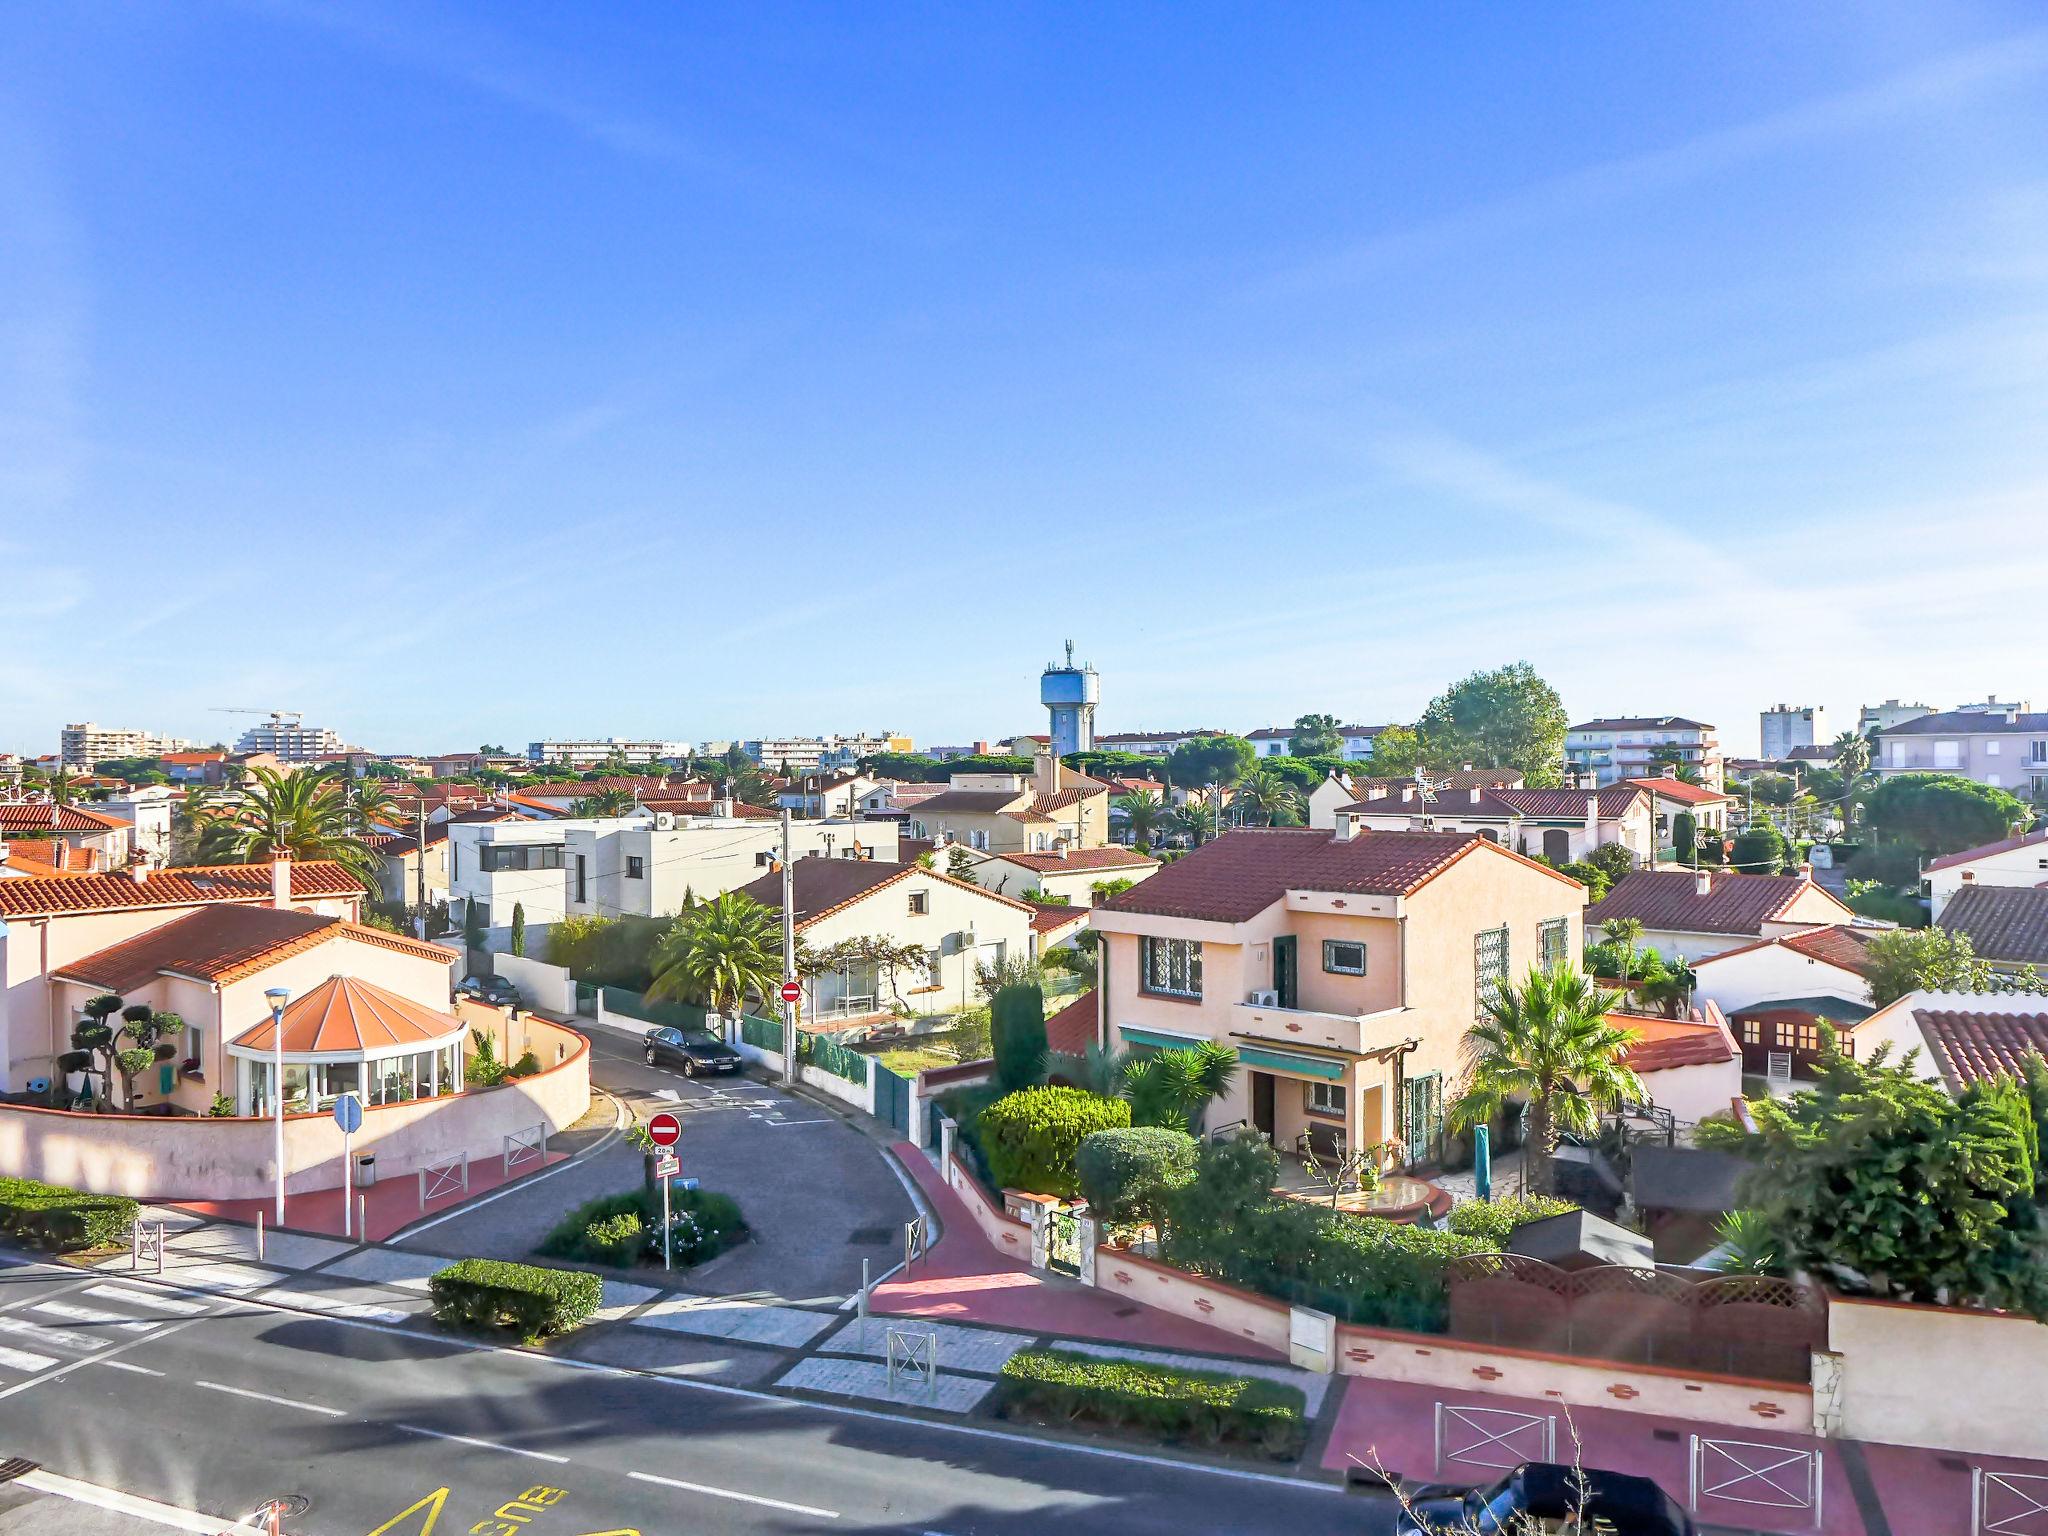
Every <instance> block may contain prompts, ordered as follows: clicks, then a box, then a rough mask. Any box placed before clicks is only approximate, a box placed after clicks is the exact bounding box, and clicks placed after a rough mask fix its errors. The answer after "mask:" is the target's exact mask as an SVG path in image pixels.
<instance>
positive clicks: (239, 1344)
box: [0, 1265, 1391, 1536]
mask: <svg viewBox="0 0 2048 1536" xmlns="http://www.w3.org/2000/svg"><path fill="white" fill-rule="evenodd" d="M180 1302H182V1303H183V1305H184V1308H185V1310H182V1311H177V1310H166V1308H167V1307H168V1306H170V1305H171V1304H173V1303H180ZM0 1341H4V1352H0V1453H4V1454H6V1455H18V1456H25V1457H28V1458H31V1459H33V1460H35V1461H38V1462H40V1463H42V1464H43V1465H44V1466H45V1467H47V1468H49V1469H50V1470H52V1471H54V1472H57V1473H61V1474H63V1475H65V1476H68V1477H75V1478H81V1479H85V1480H87V1481H89V1482H93V1483H97V1484H101V1485H103V1486H107V1487H112V1488H117V1489H121V1490H124V1491H126V1492H129V1493H133V1494H138V1495H141V1496H144V1497H147V1498H152V1499H157V1500H161V1501H164V1502H167V1503H172V1504H176V1505H180V1506H183V1507H186V1508H195V1509H201V1510H204V1511H206V1512H207V1513H209V1514H211V1515H218V1516H221V1517H223V1518H239V1517H240V1516H242V1515H244V1514H246V1513H247V1512H248V1511H250V1510H251V1509H253V1508H255V1507H256V1506H257V1505H258V1504H260V1503H261V1502H262V1501H263V1500H265V1499H268V1498H270V1497H272V1496H273V1495H278V1494H297V1495H300V1496H302V1497H303V1498H305V1499H306V1500H307V1501H308V1505H307V1509H306V1512H305V1513H304V1514H303V1515H302V1516H299V1517H297V1518H296V1519H294V1520H289V1521H287V1522H286V1525H285V1529H286V1531H287V1532H291V1533H299V1536H455V1533H459V1532H470V1533H473V1536H524V1533H528V1532H531V1533H534V1536H657V1533H661V1536H668V1533H675V1536H682V1533H686V1532H687V1533H691V1536H697V1533H706V1532H712V1533H715V1532H727V1531H731V1532H741V1531H745V1532H764V1531H803V1530H830V1531H834V1532H858V1531H904V1532H916V1533H923V1536H981V1533H990V1536H1010V1533H1014V1536H1027V1533H1028V1536H1043V1532H1045V1531H1046V1530H1047V1529H1049V1528H1053V1527H1054V1526H1055V1525H1057V1528H1059V1529H1061V1530H1062V1531H1071V1532H1092V1531H1104V1532H1115V1533H1117V1536H1189V1533H1191V1532H1209V1531H1218V1532H1221V1531H1231V1532H1237V1531H1267V1530H1273V1531H1284V1532H1286V1533H1287V1536H1318V1533H1322V1532H1332V1533H1334V1532H1340V1531H1341V1532H1347V1533H1352V1532H1365V1533H1368V1536H1370V1533H1382V1532H1385V1531H1387V1530H1389V1529H1390V1527H1391V1512H1390V1511H1389V1510H1388V1509H1387V1508H1386V1507H1385V1505H1384V1504H1383V1503H1382V1502H1379V1501H1371V1500H1366V1499H1361V1498H1357V1497H1354V1496H1347V1495H1344V1494H1342V1493H1339V1492H1337V1491H1335V1490H1334V1489H1332V1488H1331V1487H1330V1486H1328V1485H1319V1484H1310V1483H1305V1482H1300V1481H1296V1480H1292V1479H1287V1478H1282V1477H1275V1476H1271V1475H1267V1474H1259V1473H1249V1472H1244V1471H1236V1470H1230V1469H1220V1468H1211V1467H1207V1466H1200V1465H1194V1464H1189V1463H1184V1462H1178V1461H1175V1460H1172V1459H1170V1458H1167V1457H1163V1456H1152V1455H1148V1454H1143V1453H1123V1454H1115V1453H1109V1452H1105V1451H1103V1450H1099V1449H1098V1450H1093V1451H1091V1450H1086V1449H1081V1448H1077V1447H1073V1446H1069V1445H1062V1444H1055V1443H1049V1442H1047V1441H1044V1440H1039V1439H1034V1438H1032V1437H1028V1436H1023V1435H1012V1434H1009V1433H1008V1432H1005V1431H1002V1430H999V1429H994V1428H991V1427H989V1426H985V1425H961V1426H957V1427H954V1426H946V1425H936V1424H931V1423H928V1422H925V1421H921V1420H915V1419H905V1418H899V1417H896V1416H894V1415H891V1414H888V1413H883V1412H873V1411H863V1410H859V1409H851V1408H848V1409H839V1408H833V1407H827V1406H824V1405H814V1404H808V1403H801V1402H792V1401H789V1400H787V1399H781V1398H774V1397H767V1396H763V1395H760V1394H756V1393H751V1392H746V1391H741V1390H737V1389H732V1388H721V1387H717V1386H713V1385H710V1384H706V1383H696V1382H691V1381H688V1380H687V1379H683V1380H678V1379H673V1378H653V1377H645V1376H640V1375H636V1374H633V1373H631V1372H628V1371H619V1370H613V1369H607V1368H603V1367H590V1366H583V1365H572V1364H570V1363H567V1362H564V1361H561V1360H558V1359H553V1358H548V1357H544V1356H539V1355H534V1354H529V1353H526V1352H522V1351H512V1350H493V1349H482V1348H471V1347H465V1346H463V1345H461V1344H459V1343H456V1342H453V1341H444V1340H439V1339H433V1338H422V1337H419V1336H416V1335H408V1334H405V1333H402V1332H399V1331H396V1330H393V1329H390V1328H386V1327H380V1326H378V1325H376V1324H374V1323H367V1322H349V1321H345V1320H341V1319H333V1318H324V1317H310V1316H305V1315H302V1314H298V1313H294V1312H290V1311H286V1310H282V1309H278V1308H273V1307H267V1306H264V1305H262V1304H258V1303H252V1302H246V1301H241V1300H236V1299H232V1298H228V1299H216V1298H205V1299H201V1298H198V1297H195V1296H192V1295H190V1294H185V1293H176V1292H167V1291H163V1290H159V1289H156V1288H153V1287H150V1286H148V1285H146V1284H142V1283H136V1282H110V1281H109V1280H108V1279H107V1278H106V1277H104V1276H100V1275H83V1274H80V1273H79V1272H77V1271H72V1270H65V1269H61V1268H58V1267H56V1266H43V1265H13V1266H10V1267H7V1268H5V1269H0ZM38 1361H40V1362H41V1364H40V1365H38V1364H36V1362H38Z"/></svg>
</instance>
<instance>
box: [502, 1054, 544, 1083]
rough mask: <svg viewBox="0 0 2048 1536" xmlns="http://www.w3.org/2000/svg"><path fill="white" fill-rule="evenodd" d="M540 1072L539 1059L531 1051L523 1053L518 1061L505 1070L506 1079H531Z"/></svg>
mask: <svg viewBox="0 0 2048 1536" xmlns="http://www.w3.org/2000/svg"><path fill="white" fill-rule="evenodd" d="M538 1071H540V1058H539V1057H538V1056H536V1055H534V1054H533V1052H532V1051H526V1052H523V1053H522V1054H521V1055H520V1057H519V1059H518V1060H517V1061H515V1062H513V1063H512V1065H511V1066H509V1067H507V1068H506V1069H505V1075H506V1076H507V1077H532V1076H533V1075H534V1074H535V1073H537V1072H538Z"/></svg>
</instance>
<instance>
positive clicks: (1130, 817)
mask: <svg viewBox="0 0 2048 1536" xmlns="http://www.w3.org/2000/svg"><path fill="white" fill-rule="evenodd" d="M1116 808H1117V809H1118V810H1120V811H1122V812H1123V813H1124V818H1125V824H1126V825H1127V826H1129V827H1130V829H1131V837H1132V838H1133V839H1134V840H1135V841H1136V843H1137V845H1138V852H1140V853H1150V852H1151V851H1152V838H1153V836H1154V834H1156V833H1157V832H1158V831H1159V829H1160V828H1161V827H1162V826H1164V825H1165V823H1166V814H1167V813H1166V805H1165V802H1163V801H1162V800H1161V799H1160V798H1159V796H1158V795H1156V794H1154V793H1153V792H1152V791H1151V790H1149V789H1147V790H1141V791H1139V792H1138V793H1136V794H1129V795H1119V796H1117V798H1116Z"/></svg>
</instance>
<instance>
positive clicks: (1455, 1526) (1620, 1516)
mask: <svg viewBox="0 0 2048 1536" xmlns="http://www.w3.org/2000/svg"><path fill="white" fill-rule="evenodd" d="M1582 1480H1583V1481H1582ZM1408 1506H1409V1507H1408V1509H1407V1510H1404V1511H1402V1514H1401V1517H1400V1519H1399V1520H1398V1521H1396V1522H1395V1525H1394V1530H1395V1532H1396V1533H1397V1536H1433V1533H1437V1532H1446V1531H1456V1532H1460V1533H1464V1532H1485V1533H1489V1536H1490V1533H1492V1532H1496V1531H1500V1532H1508V1531H1512V1532H1516V1533H1518V1536H1519V1533H1520V1532H1523V1531H1528V1530H1536V1531H1563V1530H1566V1529H1571V1530H1580V1529H1583V1530H1585V1531H1586V1532H1587V1533H1588V1536H1595V1533H1597V1536H1698V1527H1697V1526H1695V1525H1694V1524H1693V1522H1692V1516H1690V1515H1688V1514H1687V1513H1686V1512H1685V1510H1684V1509H1683V1508H1681V1507H1680V1506H1679V1503H1678V1501H1677V1500H1676V1499H1674V1498H1672V1497H1671V1495H1669V1494H1668V1493H1666V1492H1665V1491H1664V1490H1663V1489H1662V1488H1659V1487H1658V1486H1657V1485H1656V1484H1655V1483H1654V1482H1652V1481H1651V1480H1650V1479H1649V1478H1647V1477H1635V1476H1632V1475H1630V1474H1629V1473H1626V1472H1603V1471H1601V1470H1599V1469H1598V1468H1597V1467H1583V1468H1578V1467H1567V1466H1560V1465H1558V1464H1557V1463H1555V1462H1548V1461H1531V1462H1524V1463H1523V1464H1522V1465H1521V1466H1519V1467H1517V1468H1515V1470H1514V1471H1512V1472H1510V1473H1509V1474H1508V1475H1507V1476H1506V1477H1504V1478H1502V1479H1501V1480H1500V1481H1499V1482H1497V1483H1494V1484H1493V1485H1492V1486H1490V1487H1486V1488H1463V1487H1458V1486H1455V1485H1452V1484H1447V1483H1428V1484H1424V1485H1423V1486H1421V1487H1418V1488H1412V1489H1409V1490H1408ZM1575 1514H1576V1515H1579V1516H1581V1517H1582V1525H1578V1526H1568V1524H1567V1522H1568V1521H1570V1520H1571V1518H1572V1517H1573V1515H1575Z"/></svg>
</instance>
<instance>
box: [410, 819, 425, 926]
mask: <svg viewBox="0 0 2048 1536" xmlns="http://www.w3.org/2000/svg"><path fill="white" fill-rule="evenodd" d="M413 846H414V848H415V850H416V852H415V859H416V861H417V863H418V866H419V868H418V873H417V874H416V875H415V877H414V880H413V890H414V892H415V893H416V899H417V900H418V902H419V909H420V915H419V916H418V917H416V918H414V919H413V927H414V928H415V929H416V930H417V933H416V935H415V937H417V938H420V939H425V938H426V936H427V802H426V801H424V800H422V801H421V802H420V828H419V835H418V837H417V838H416V839H415V841H414V844H413Z"/></svg>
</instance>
